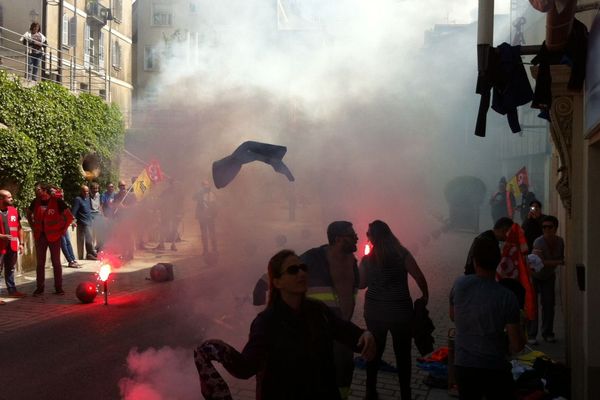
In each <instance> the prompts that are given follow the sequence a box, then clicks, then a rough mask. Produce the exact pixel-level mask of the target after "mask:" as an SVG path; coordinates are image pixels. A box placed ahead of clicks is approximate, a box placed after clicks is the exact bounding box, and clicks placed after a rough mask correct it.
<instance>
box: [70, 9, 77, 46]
mask: <svg viewBox="0 0 600 400" xmlns="http://www.w3.org/2000/svg"><path fill="white" fill-rule="evenodd" d="M76 45H77V17H76V16H73V17H71V18H70V19H69V46H73V47H75V46H76Z"/></svg>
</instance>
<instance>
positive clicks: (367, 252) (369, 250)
mask: <svg viewBox="0 0 600 400" xmlns="http://www.w3.org/2000/svg"><path fill="white" fill-rule="evenodd" d="M372 248H373V245H372V244H371V243H367V244H365V256H368V255H369V253H370V252H371V249H372Z"/></svg>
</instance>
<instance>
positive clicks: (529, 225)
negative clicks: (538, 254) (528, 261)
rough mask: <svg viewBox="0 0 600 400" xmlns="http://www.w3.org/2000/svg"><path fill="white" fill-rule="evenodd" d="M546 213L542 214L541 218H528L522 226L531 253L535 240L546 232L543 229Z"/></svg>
mask: <svg viewBox="0 0 600 400" xmlns="http://www.w3.org/2000/svg"><path fill="white" fill-rule="evenodd" d="M544 217H545V215H543V214H542V215H540V217H539V218H527V219H526V220H525V221H524V222H523V225H521V227H522V228H523V231H524V232H525V238H526V239H527V248H528V249H529V254H531V253H532V252H533V242H534V241H535V239H537V238H539V237H540V236H542V235H543V234H544V232H543V230H542V220H543V219H544Z"/></svg>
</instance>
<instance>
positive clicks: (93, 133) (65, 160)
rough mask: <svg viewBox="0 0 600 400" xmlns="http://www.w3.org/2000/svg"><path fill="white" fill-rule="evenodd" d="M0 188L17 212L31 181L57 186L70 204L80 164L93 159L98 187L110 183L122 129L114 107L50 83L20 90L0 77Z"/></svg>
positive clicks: (30, 193)
mask: <svg viewBox="0 0 600 400" xmlns="http://www.w3.org/2000/svg"><path fill="white" fill-rule="evenodd" d="M0 122H1V123H3V124H5V125H6V126H8V129H0V188H3V187H7V188H10V189H9V190H12V191H13V196H14V198H15V200H16V203H17V206H19V208H23V207H26V206H27V205H28V204H29V202H30V201H31V200H32V199H33V196H34V193H33V184H34V183H35V182H36V181H43V182H48V183H51V184H55V185H58V186H60V187H62V188H63V189H64V190H65V197H66V198H67V199H71V198H73V197H74V196H76V195H77V194H78V192H79V186H80V185H81V184H83V183H84V179H83V177H82V176H81V173H80V166H81V160H82V158H83V157H84V156H86V155H88V154H95V155H96V156H97V158H98V160H99V162H100V169H101V171H102V173H101V175H100V177H99V178H98V181H99V182H100V184H101V185H103V184H106V183H107V182H108V181H112V180H114V179H115V178H116V177H117V176H118V173H117V169H118V163H116V162H114V161H113V160H114V159H116V157H115V155H116V154H117V153H118V152H119V151H120V150H121V149H122V148H123V139H124V133H125V129H124V125H123V117H122V114H121V112H120V111H119V109H118V107H117V106H116V105H114V104H106V103H105V102H104V101H103V100H102V99H101V98H99V97H97V96H93V95H89V94H80V95H78V96H75V95H73V94H72V93H70V92H69V91H68V90H67V89H66V88H65V87H63V86H61V85H58V84H56V83H53V82H41V83H38V84H37V85H35V86H34V87H31V88H27V87H23V85H22V84H21V82H20V80H19V79H18V78H16V77H14V76H12V75H8V74H7V73H5V72H3V71H0Z"/></svg>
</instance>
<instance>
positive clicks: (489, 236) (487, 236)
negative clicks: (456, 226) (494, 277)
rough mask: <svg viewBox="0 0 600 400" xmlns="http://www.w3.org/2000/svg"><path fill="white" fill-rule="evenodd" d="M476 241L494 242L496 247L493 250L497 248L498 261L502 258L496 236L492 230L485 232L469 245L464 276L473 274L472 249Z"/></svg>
mask: <svg viewBox="0 0 600 400" xmlns="http://www.w3.org/2000/svg"><path fill="white" fill-rule="evenodd" d="M478 240H490V241H492V242H494V244H495V245H496V246H495V247H494V248H498V254H497V257H498V260H500V259H501V258H502V254H501V252H500V242H499V241H498V239H496V235H494V231H493V230H491V229H490V230H489V231H485V232H482V233H481V234H479V236H477V237H476V238H475V239H474V240H473V243H471V247H470V248H469V254H468V255H467V261H466V263H465V275H470V274H474V273H475V264H473V247H474V245H475V243H476V242H477V241H478Z"/></svg>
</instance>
